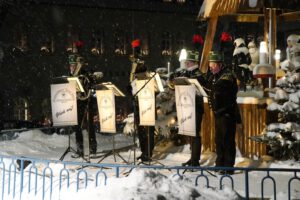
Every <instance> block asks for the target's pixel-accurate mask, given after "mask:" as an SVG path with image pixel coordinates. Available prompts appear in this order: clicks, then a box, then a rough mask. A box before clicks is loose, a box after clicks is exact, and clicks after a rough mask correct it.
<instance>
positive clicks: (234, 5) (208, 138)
mask: <svg viewBox="0 0 300 200" xmlns="http://www.w3.org/2000/svg"><path fill="white" fill-rule="evenodd" d="M198 20H199V21H206V22H207V24H208V26H207V32H206V38H205V42H204V46H203V50H202V56H201V62H200V68H201V71H202V72H206V71H207V66H208V55H209V52H210V51H211V50H213V46H214V43H215V42H216V41H217V40H216V37H217V35H216V33H217V32H218V24H219V23H224V22H228V21H231V22H235V23H236V25H237V26H238V25H241V24H242V25H245V24H246V25H247V24H250V23H251V24H254V25H255V24H257V25H256V28H257V30H255V31H256V32H261V35H263V41H265V42H266V43H267V44H268V51H269V55H268V57H269V63H268V66H267V67H271V68H273V69H271V68H268V69H271V72H270V74H268V75H269V77H270V78H269V79H267V80H263V81H262V83H263V85H264V88H266V87H268V86H269V87H272V86H274V83H275V79H276V76H275V64H276V63H275V59H274V55H275V50H276V49H277V48H278V47H277V44H280V43H281V44H282V43H284V42H285V41H286V37H287V36H288V34H291V33H297V34H299V33H300V1H298V0H292V1H281V0H278V1H272V0H265V1H263V0H205V1H204V2H203V4H202V6H201V8H200V11H199V14H198ZM293 23H294V24H295V25H294V26H293V25H292V26H290V27H292V28H290V30H286V29H287V28H286V27H285V26H286V25H287V24H290V25H291V24H293ZM259 24H261V25H262V26H261V27H262V28H261V30H259V27H260V26H259ZM297 27H298V29H297ZM279 28H280V29H282V31H283V32H285V33H286V35H285V37H281V38H280V39H281V40H283V41H277V40H278V37H277V33H278V29H279ZM293 31H294V32H293ZM245 34H246V33H245ZM281 48H282V50H284V49H285V47H281ZM264 67H265V66H264ZM277 72H278V70H277ZM258 73H259V72H258ZM241 94H243V95H241ZM247 94H249V96H247ZM262 94H263V95H261V96H253V95H251V94H250V93H242V92H239V93H238V100H237V101H238V104H239V107H240V112H241V115H242V120H243V127H244V134H241V133H237V134H236V143H237V145H238V147H239V149H240V151H241V153H242V154H243V155H245V156H249V157H254V156H262V155H265V154H266V146H265V145H262V144H258V143H256V142H254V141H251V140H250V139H249V137H251V136H254V135H259V134H261V133H262V131H263V129H264V128H265V125H266V124H267V123H268V118H269V116H268V113H267V110H266V105H267V104H268V103H270V102H271V99H270V98H268V97H267V95H266V92H265V91H262ZM202 123H203V125H202V138H203V139H202V140H203V150H204V151H205V150H214V149H215V144H214V130H213V126H212V125H210V126H205V125H206V124H213V123H214V122H213V114H212V112H211V111H210V109H209V108H208V105H207V104H206V105H205V116H204V120H203V122H202ZM211 127H212V128H211Z"/></svg>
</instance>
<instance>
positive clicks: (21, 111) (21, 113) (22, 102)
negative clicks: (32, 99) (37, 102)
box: [14, 98, 29, 120]
mask: <svg viewBox="0 0 300 200" xmlns="http://www.w3.org/2000/svg"><path fill="white" fill-rule="evenodd" d="M14 118H15V119H17V120H29V102H28V100H27V99H24V98H17V99H15V100H14Z"/></svg>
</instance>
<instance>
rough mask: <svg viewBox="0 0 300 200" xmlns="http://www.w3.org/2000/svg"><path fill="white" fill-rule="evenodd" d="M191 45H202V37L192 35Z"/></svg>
mask: <svg viewBox="0 0 300 200" xmlns="http://www.w3.org/2000/svg"><path fill="white" fill-rule="evenodd" d="M193 43H194V44H200V45H201V44H203V43H204V40H203V38H202V36H201V35H199V34H194V35H193Z"/></svg>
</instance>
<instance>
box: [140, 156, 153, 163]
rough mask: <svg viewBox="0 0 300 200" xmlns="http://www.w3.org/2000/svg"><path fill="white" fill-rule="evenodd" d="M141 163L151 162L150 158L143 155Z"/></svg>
mask: <svg viewBox="0 0 300 200" xmlns="http://www.w3.org/2000/svg"><path fill="white" fill-rule="evenodd" d="M141 160H142V162H149V161H151V158H150V157H149V156H146V155H144V156H143V157H141Z"/></svg>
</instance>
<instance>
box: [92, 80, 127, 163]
mask: <svg viewBox="0 0 300 200" xmlns="http://www.w3.org/2000/svg"><path fill="white" fill-rule="evenodd" d="M94 89H95V90H111V91H112V92H113V93H114V95H115V96H119V97H125V95H124V93H123V92H122V91H121V90H120V89H119V88H118V87H117V86H115V85H114V84H112V83H111V82H105V83H101V84H98V85H96V86H95V87H94ZM112 134H113V135H112V138H113V148H112V150H110V151H108V152H107V153H105V154H104V155H100V156H97V157H94V158H101V159H100V160H99V161H98V162H97V163H101V162H102V161H103V160H104V159H105V158H107V157H109V156H111V155H113V156H114V161H115V162H117V159H116V156H118V157H119V158H120V159H122V160H123V161H124V162H125V163H126V164H128V161H126V160H125V159H124V158H123V157H122V156H121V155H120V154H119V151H121V150H122V149H118V150H117V149H116V146H115V134H116V133H112Z"/></svg>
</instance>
